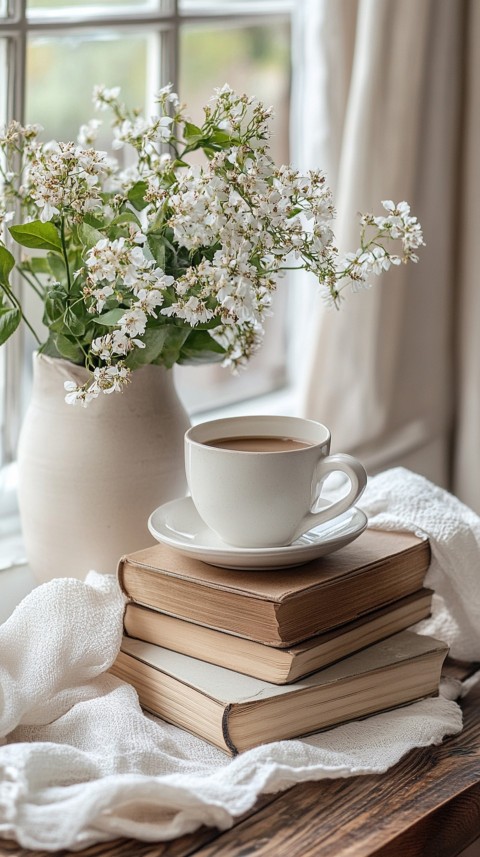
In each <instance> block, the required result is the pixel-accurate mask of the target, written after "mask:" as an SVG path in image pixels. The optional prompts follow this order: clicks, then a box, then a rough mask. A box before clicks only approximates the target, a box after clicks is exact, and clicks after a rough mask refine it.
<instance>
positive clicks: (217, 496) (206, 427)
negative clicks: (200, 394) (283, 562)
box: [185, 416, 367, 549]
mask: <svg viewBox="0 0 480 857" xmlns="http://www.w3.org/2000/svg"><path fill="white" fill-rule="evenodd" d="M185 469H186V475H187V482H188V487H189V489H190V493H191V496H192V500H193V503H194V504H195V507H196V509H197V512H198V514H199V515H200V517H201V518H202V520H203V521H204V522H205V524H206V525H207V526H208V527H209V528H210V529H211V530H213V531H214V532H215V533H216V534H217V535H218V536H219V537H220V538H221V539H222V540H223V541H224V542H226V543H227V544H230V545H233V546H235V547H242V548H256V549H258V548H272V547H281V546H283V545H288V544H291V543H292V542H293V541H294V540H295V539H297V538H298V537H299V536H301V535H302V534H303V533H305V532H307V531H308V530H310V529H312V527H314V526H316V525H318V524H322V523H325V522H326V521H329V520H331V519H332V518H335V517H336V516H337V515H340V514H341V513H342V512H345V511H346V510H347V509H349V508H350V507H351V506H352V505H353V504H354V503H355V501H356V500H357V499H358V498H359V497H360V495H361V493H362V492H363V490H364V488H365V485H366V482H367V474H366V472H365V468H364V467H363V465H362V464H361V463H360V462H359V461H357V459H356V458H353V456H351V455H347V454H345V453H336V454H333V455H330V432H329V430H328V428H327V427H326V426H324V425H322V424H321V423H318V422H315V421H313V420H306V419H302V418H300V417H284V416H244V417H230V418H226V419H220V420H212V421H209V422H205V423H199V424H198V425H196V426H193V427H192V428H190V429H189V430H188V431H187V432H186V434H185ZM335 471H341V472H342V473H344V474H345V475H346V476H347V477H348V480H349V488H348V490H347V492H346V494H345V495H344V496H343V497H341V498H340V499H339V500H335V501H332V502H329V501H327V500H325V499H323V498H321V496H320V495H321V491H322V487H323V483H324V481H325V479H326V478H327V476H329V475H330V474H331V473H334V472H335Z"/></svg>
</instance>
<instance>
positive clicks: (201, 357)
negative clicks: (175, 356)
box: [178, 330, 225, 364]
mask: <svg viewBox="0 0 480 857" xmlns="http://www.w3.org/2000/svg"><path fill="white" fill-rule="evenodd" d="M224 357H225V349H224V348H223V346H222V345H220V343H218V342H216V340H215V339H212V337H211V336H210V334H209V332H208V330H192V331H191V333H190V335H189V337H188V339H187V340H186V342H185V344H184V346H183V348H182V350H181V353H180V358H179V360H178V362H179V363H190V364H202V363H220V361H221V360H223V358H224Z"/></svg>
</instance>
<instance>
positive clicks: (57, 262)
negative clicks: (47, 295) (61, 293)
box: [47, 253, 67, 283]
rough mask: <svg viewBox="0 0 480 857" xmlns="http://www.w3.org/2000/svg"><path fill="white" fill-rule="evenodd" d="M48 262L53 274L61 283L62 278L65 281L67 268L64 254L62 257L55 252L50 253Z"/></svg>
mask: <svg viewBox="0 0 480 857" xmlns="http://www.w3.org/2000/svg"><path fill="white" fill-rule="evenodd" d="M47 262H48V267H49V268H50V272H51V274H52V276H53V277H54V278H55V279H56V280H58V282H59V283H60V282H62V280H64V281H65V279H66V275H67V272H66V270H65V262H64V260H63V256H62V257H60V256H56V255H55V253H48V255H47Z"/></svg>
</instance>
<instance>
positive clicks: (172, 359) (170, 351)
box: [155, 324, 191, 369]
mask: <svg viewBox="0 0 480 857" xmlns="http://www.w3.org/2000/svg"><path fill="white" fill-rule="evenodd" d="M165 330H166V331H167V335H166V337H165V342H164V344H163V348H162V353H161V354H160V355H159V357H158V359H157V360H155V363H160V364H161V365H162V366H166V367H167V369H171V368H172V366H174V365H175V363H178V361H179V358H180V352H181V350H182V346H183V343H184V342H185V340H186V339H187V338H188V336H189V334H190V332H191V329H190V328H189V327H177V326H176V325H173V324H168V325H166V327H165Z"/></svg>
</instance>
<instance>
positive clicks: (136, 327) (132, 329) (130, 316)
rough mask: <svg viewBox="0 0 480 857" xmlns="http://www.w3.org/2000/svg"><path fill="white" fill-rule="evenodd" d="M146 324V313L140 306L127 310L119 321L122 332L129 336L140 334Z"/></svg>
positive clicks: (143, 331)
mask: <svg viewBox="0 0 480 857" xmlns="http://www.w3.org/2000/svg"><path fill="white" fill-rule="evenodd" d="M146 324H147V315H146V313H145V312H144V311H143V310H142V309H140V308H133V309H130V310H127V312H125V313H124V315H122V317H121V319H120V321H119V326H120V329H121V330H122V332H123V333H126V334H127V335H128V336H130V337H134V336H141V335H142V333H145V326H146Z"/></svg>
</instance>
